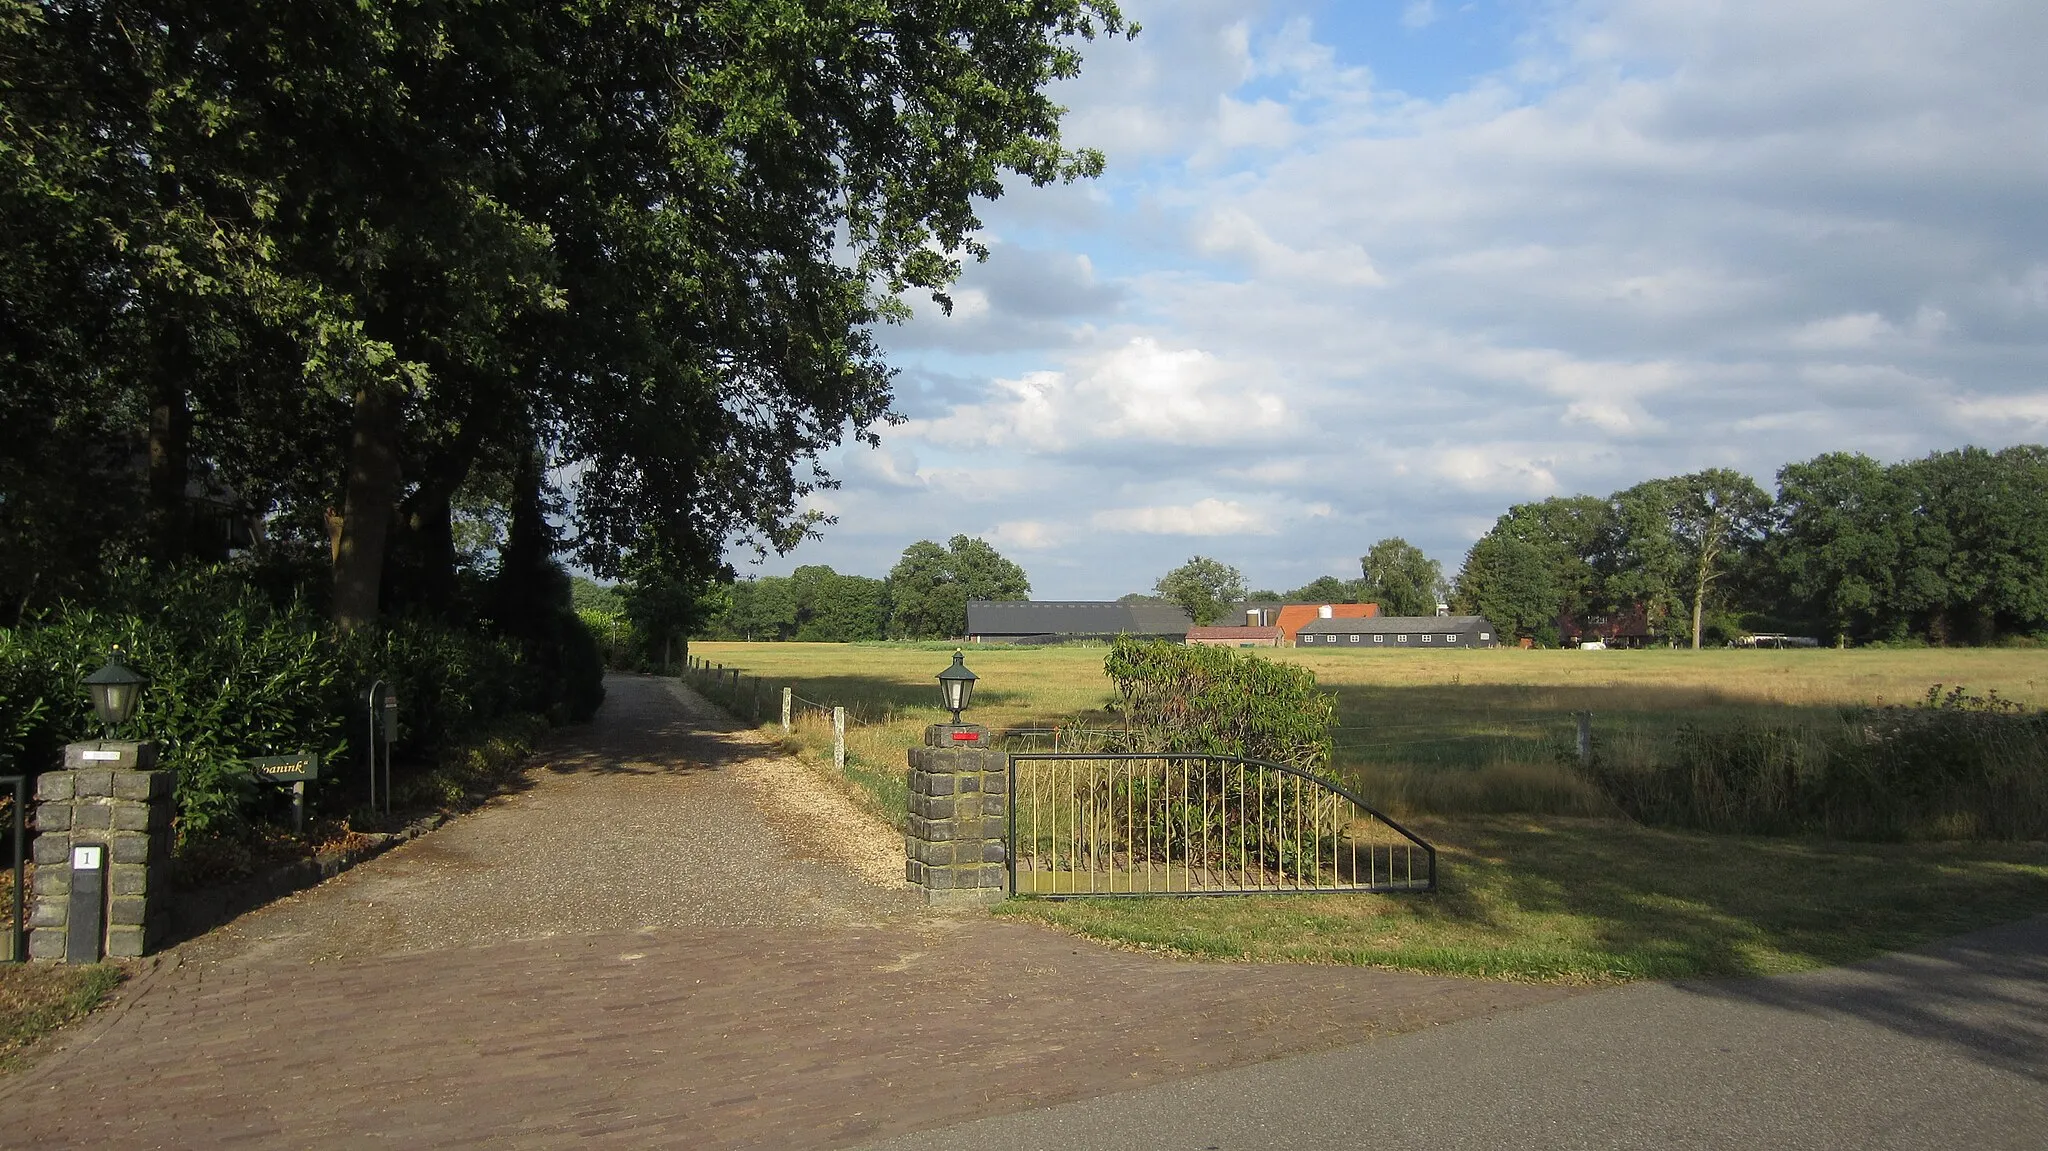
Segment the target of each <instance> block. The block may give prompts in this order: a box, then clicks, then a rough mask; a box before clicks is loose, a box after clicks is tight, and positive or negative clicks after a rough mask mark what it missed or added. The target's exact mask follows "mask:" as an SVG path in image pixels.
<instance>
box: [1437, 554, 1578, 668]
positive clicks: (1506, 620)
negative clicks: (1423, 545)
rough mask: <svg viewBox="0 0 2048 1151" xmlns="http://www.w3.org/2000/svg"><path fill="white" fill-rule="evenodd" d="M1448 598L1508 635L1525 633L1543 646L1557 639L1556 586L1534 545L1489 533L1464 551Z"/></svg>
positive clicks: (1548, 566) (1551, 643)
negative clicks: (1463, 559) (1463, 564)
mask: <svg viewBox="0 0 2048 1151" xmlns="http://www.w3.org/2000/svg"><path fill="white" fill-rule="evenodd" d="M1451 602H1452V604H1453V605H1455V606H1456V607H1457V608H1458V610H1459V611H1462V612H1469V613H1471V614H1474V615H1482V616H1485V617H1486V618H1487V619H1488V620H1489V621H1491V622H1492V623H1493V625H1494V626H1495V627H1497V628H1499V629H1500V630H1501V632H1503V633H1504V634H1507V635H1526V636H1529V637H1531V638H1533V639H1535V640H1536V641H1537V642H1539V643H1541V644H1543V645H1544V646H1546V647H1548V646H1554V645H1555V644H1556V643H1557V640H1558V632H1557V616H1558V593H1557V584H1556V582H1555V580H1554V579H1553V578H1552V576H1551V570H1550V564H1549V562H1548V561H1547V560H1546V559H1545V557H1544V555H1543V552H1542V551H1541V550H1540V549H1538V548H1537V547H1536V545H1534V544H1531V543H1527V542H1525V541H1523V540H1519V539H1516V538H1515V537H1514V536H1512V535H1507V534H1503V533H1499V532H1488V533H1487V534H1485V535H1483V536H1480V537H1479V542H1477V543H1475V544H1473V545H1472V550H1471V551H1469V552H1466V553H1465V566H1464V568H1463V569H1461V570H1460V571H1459V572H1458V582H1457V586H1456V587H1455V588H1454V589H1453V591H1452V593H1451Z"/></svg>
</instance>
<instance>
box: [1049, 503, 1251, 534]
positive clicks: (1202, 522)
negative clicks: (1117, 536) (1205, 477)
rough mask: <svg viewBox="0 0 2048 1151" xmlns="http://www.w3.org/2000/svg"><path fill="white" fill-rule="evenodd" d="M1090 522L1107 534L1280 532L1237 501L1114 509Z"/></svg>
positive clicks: (1094, 516) (1096, 516) (1092, 518)
mask: <svg viewBox="0 0 2048 1151" xmlns="http://www.w3.org/2000/svg"><path fill="white" fill-rule="evenodd" d="M1089 523H1091V524H1092V525H1093V526H1095V527H1097V528H1101V529H1103V530H1105V531H1123V532H1140V533H1143V534H1146V535H1171V536H1248V535H1249V536H1268V535H1272V534H1273V533H1274V532H1275V531H1276V530H1278V529H1277V528H1276V527H1275V526H1274V525H1273V523H1272V521H1271V520H1270V518H1268V517H1267V516H1265V515H1263V514H1261V513H1259V512H1257V511H1255V510H1253V509H1250V508H1247V507H1245V506H1244V505H1243V504H1241V503H1238V502H1237V501H1236V500H1218V499H1205V500H1197V501H1195V502H1194V503H1192V504H1188V505H1185V506H1175V505H1167V506H1163V507H1139V508H1111V509H1108V510H1105V511H1099V512H1096V513H1095V514H1094V515H1093V516H1091V517H1089Z"/></svg>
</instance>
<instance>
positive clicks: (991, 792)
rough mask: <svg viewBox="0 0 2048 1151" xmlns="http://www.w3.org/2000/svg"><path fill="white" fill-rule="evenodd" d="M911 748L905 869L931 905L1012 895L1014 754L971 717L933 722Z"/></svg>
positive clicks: (989, 900)
mask: <svg viewBox="0 0 2048 1151" xmlns="http://www.w3.org/2000/svg"><path fill="white" fill-rule="evenodd" d="M924 742H925V746H923V747H913V748H911V749H910V821H909V824H908V826H907V827H905V829H904V835H903V841H904V842H903V846H904V851H905V854H907V855H908V856H909V861H908V863H907V864H906V865H905V869H904V870H905V875H906V878H908V879H909V880H910V882H911V883H912V884H914V885H916V886H918V887H921V888H923V889H924V898H925V902H926V903H929V904H934V905H963V906H964V905H980V904H988V903H995V902H997V901H998V900H1001V899H1002V898H1003V897H1004V896H1006V895H1008V894H1009V883H1010V873H1009V868H1008V867H1007V866H1006V865H1005V859H1004V851H1005V846H1006V844H1007V842H1008V838H1009V822H1010V761H1009V757H1008V756H1007V755H1005V754H1004V753H1003V752H1001V751H997V750H995V749H993V748H991V747H989V746H988V736H987V734H986V733H985V732H983V730H982V729H981V728H980V727H978V726H976V725H974V724H959V725H957V726H956V725H954V724H950V723H935V724H933V725H931V726H930V727H928V728H926V729H925V733H924Z"/></svg>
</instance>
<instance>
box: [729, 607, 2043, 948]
mask: <svg viewBox="0 0 2048 1151" xmlns="http://www.w3.org/2000/svg"><path fill="white" fill-rule="evenodd" d="M692 652H693V654H696V655H698V656H699V657H701V658H705V659H709V660H712V661H714V662H718V663H721V664H724V665H725V666H727V667H738V668H741V669H743V670H744V672H745V673H746V674H747V675H749V676H760V677H763V678H764V679H766V680H768V681H770V682H771V683H783V682H787V683H790V684H793V685H794V686H795V688H796V691H797V693H798V694H799V695H800V696H802V697H805V698H807V699H811V700H815V701H817V702H820V703H825V704H833V703H836V704H840V705H843V706H846V707H848V708H849V713H850V715H851V717H852V719H853V724H852V725H851V727H850V730H849V733H848V740H847V742H848V750H849V756H850V762H849V772H848V774H849V778H850V781H851V782H853V783H855V784H857V785H859V786H860V787H861V788H862V789H863V791H864V792H865V793H866V794H867V795H868V796H869V797H870V798H871V801H872V802H873V804H874V806H875V807H876V809H877V810H878V811H880V812H882V813H883V814H885V815H890V816H892V817H899V818H900V815H901V813H902V810H903V799H902V773H903V764H904V751H905V749H907V748H908V747H910V746H911V745H912V744H914V743H915V742H916V741H917V740H918V739H919V737H920V734H921V732H922V729H923V727H924V725H925V724H928V723H931V722H934V721H936V720H938V719H941V718H943V717H944V713H943V712H942V711H941V710H940V709H939V708H938V706H937V696H938V689H937V686H936V681H935V679H934V678H933V677H935V676H936V675H937V673H938V672H939V671H940V670H941V669H942V668H944V667H945V666H946V664H947V662H948V659H947V653H946V652H945V651H944V650H940V649H936V648H933V647H930V646H928V645H927V646H912V645H903V646H897V645H887V644H875V645H866V644H862V645H828V644H818V645H809V644H724V643H700V644H694V645H692ZM1105 652H1106V649H1105V648H1102V647H1060V648H1001V647H982V648H969V649H968V656H967V662H968V665H969V666H970V667H971V668H973V670H974V671H975V672H976V673H977V674H978V675H979V676H980V677H981V681H980V683H979V684H978V685H977V688H976V692H975V703H974V707H973V709H972V711H971V712H970V715H969V718H971V719H973V720H975V721H976V722H979V723H982V724H985V725H987V726H990V727H1025V726H1030V727H1037V726H1052V725H1055V724H1077V723H1078V724H1081V725H1084V726H1085V725H1101V724H1105V723H1107V722H1109V721H1110V716H1109V715H1108V714H1107V712H1106V711H1105V710H1104V709H1105V708H1106V707H1107V706H1108V704H1109V703H1110V702H1111V697H1110V686H1109V684H1108V683H1107V681H1106V680H1105V679H1104V678H1103V676H1102V658H1103V656H1104V654H1105ZM1261 654H1270V655H1271V656H1272V657H1273V658H1277V659H1282V660H1286V661H1288V662H1294V663H1300V664H1303V665H1305V666H1307V667H1309V668H1311V669H1312V670H1314V671H1315V672H1316V675H1317V679H1318V682H1320V683H1321V684H1323V685H1324V686H1326V687H1328V688H1331V689H1332V690H1334V691H1335V692H1336V693H1337V695H1338V722H1339V730H1338V732H1337V747H1338V751H1337V756H1336V769H1337V770H1338V771H1339V772H1340V773H1341V774H1344V775H1346V776H1348V777H1350V778H1351V780H1352V781H1353V782H1355V783H1356V784H1357V785H1358V786H1359V787H1360V789H1361V790H1362V791H1363V792H1364V793H1365V795H1366V796H1367V798H1369V799H1371V800H1373V801H1374V802H1375V803H1377V804H1379V805H1381V806H1383V807H1386V808H1388V809H1389V810H1391V811H1392V812H1393V813H1394V814H1396V815H1400V816H1404V817H1407V818H1409V819H1411V820H1414V821H1415V822H1416V825H1417V827H1418V830H1420V831H1422V833H1423V834H1425V835H1426V836H1428V837H1429V838H1430V839H1431V840H1432V841H1434V842H1436V843H1437V844H1438V846H1439V847H1440V848H1441V849H1442V851H1443V853H1444V856H1443V858H1444V890H1443V891H1442V892H1440V893H1439V894H1438V895H1436V896H1425V897H1407V896H1401V897H1379V896H1370V897H1358V896H1281V897H1249V898H1241V899H1218V900H1160V901H1152V900H1122V901H1107V900H1103V901H1072V902H1059V903H1049V902H1039V901H1030V900H1019V901H1013V902H1012V903H1010V904H1007V905H1005V907H1004V913H1005V914H1011V915H1019V916H1026V917H1031V918H1036V919H1040V920H1044V921H1047V922H1051V923H1055V924H1058V925H1061V926H1064V927H1067V928H1069V929H1072V930H1075V931H1079V932H1082V933H1085V934H1088V935H1092V936H1095V937H1099V938H1104V939H1110V940H1115V941H1120V942H1123V943H1126V944H1130V945H1135V946H1143V947H1149V948H1162V949H1166V950H1171V951H1175V952H1180V953H1185V954H1189V955H1198V956H1210V957H1228V958H1240V959H1254V960H1295V961H1314V962H1345V963H1369V964H1376V965H1384V966H1390V967H1398V968H1404V969H1412V970H1427V971H1441V972H1451V973H1461V974H1470V975H1485V976H1493V977H1507V978H1520V979H1562V980H1573V981H1588V980H1590V981H1605V980H1618V979H1630V978H1645V977H1650V978H1661V977H1675V976H1682V975H1716V974H1723V975H1733V974H1752V973H1762V972H1773V971H1787V970H1797V969H1801V968H1805V967H1812V966H1816V965H1824V964H1830V963H1838V962H1844V961H1848V960H1852V959H1855V958H1859V957H1862V956H1866V955H1870V954H1873V953H1875V952H1877V951H1882V950H1887V949H1892V948H1897V947H1903V946H1908V945H1911V944H1913V943H1916V942H1920V941H1923V940H1927V939H1932V938H1936V937H1939V936H1942V935H1946V934H1952V933H1955V932H1959V931H1964V930H1968V929H1970V928H1974V927H1979V926H1986V925H1989V924H1992V923H1998V922H2004V921H2009V920H2012V919H2016V918H2023V917H2025V916H2028V915H2032V914H2039V913H2043V912H2048V844H2040V843H2012V844H1982V843H1980V844H1969V843H1920V844H1862V843H1835V842H1827V841H1820V840H1812V839H1790V838H1787V839H1777V838H1760V837H1740V836H1715V835H1703V834H1697V833H1689V832H1677V831H1665V830H1658V829H1650V828H1643V827H1639V826H1636V825H1634V824H1632V823H1629V822H1627V821H1625V820H1621V819H1617V818H1613V817H1614V815H1615V814H1616V813H1615V812H1614V811H1613V810H1612V808H1611V805H1610V804H1608V803H1607V802H1606V801H1605V800H1604V798H1603V797H1602V796H1601V795H1600V793H1598V792H1597V791H1596V790H1595V789H1593V788H1592V787H1591V786H1590V785H1589V784H1587V783H1586V782H1585V781H1584V780H1583V779H1582V778H1580V776H1579V774H1578V772H1577V771H1576V769H1575V768H1574V767H1573V766H1572V763H1571V756H1570V754H1569V749H1570V748H1571V746H1572V744H1571V740H1572V737H1573V731H1574V721H1573V718H1572V713H1573V712H1576V711H1587V710H1589V711H1591V712H1593V714H1594V728H1595V739H1596V743H1598V744H1599V745H1600V746H1601V747H1602V748H1603V750H1604V751H1605V752H1606V753H1608V754H1624V755H1625V754H1627V753H1628V752H1629V749H1630V748H1631V746H1632V744H1633V743H1640V742H1643V741H1649V740H1654V739H1655V738H1657V737H1658V736H1659V735H1660V733H1662V732H1664V731H1665V730H1667V729H1669V728H1670V727H1672V726H1674V725H1676V724H1678V723H1680V722H1692V723H1695V724H1708V725H1712V724H1718V723H1735V722H1739V721H1741V720H1743V719H1745V718H1747V719H1752V720H1765V721H1768V722H1771V723H1774V724H1789V725H1796V724H1799V723H1805V722H1811V723H1814V724H1824V723H1830V722H1839V713H1840V710H1841V709H1842V708H1845V707H1854V706H1862V705H1870V704H1883V703H1910V702H1914V701H1917V700H1919V699H1921V698H1922V697H1924V696H1925V695H1926V692H1927V689H1928V688H1929V687H1930V686H1932V685H1934V684H1937V683H1940V684H1947V685H1955V684H1966V685H1968V686H1969V688H1970V689H1971V690H1972V691H1974V692H1978V693H1984V692H1987V691H1996V692H1997V693H1998V694H1999V695H2001V696H2003V697H2006V698H2009V699H2013V700H2015V701H2018V702H2020V703H2023V704H2026V705H2029V706H2037V707H2038V706H2042V705H2044V704H2048V651H2035V650H2025V649H2019V650H1898V651H1860V650H1859V651H1827V650H1820V651H1726V650H1718V651H1702V652H1689V651H1643V652H1624V651H1611V652H1577V651H1520V650H1494V651H1466V652H1455V653H1450V652H1433V653H1429V654H1427V655H1424V654H1421V653H1412V654H1411V653H1401V654H1385V653H1365V652H1360V653H1348V652H1332V653H1322V652H1315V653H1309V652H1304V651H1299V650H1291V649H1282V650H1279V651H1275V652H1271V653H1261ZM800 710H802V709H800ZM797 740H798V742H799V743H800V744H801V745H802V746H803V747H805V748H806V749H807V750H808V751H810V752H811V753H812V754H815V755H819V756H821V757H829V749H830V731H829V725H828V724H826V723H824V722H822V721H820V720H816V719H805V720H803V721H802V722H801V723H800V725H799V731H798V733H797Z"/></svg>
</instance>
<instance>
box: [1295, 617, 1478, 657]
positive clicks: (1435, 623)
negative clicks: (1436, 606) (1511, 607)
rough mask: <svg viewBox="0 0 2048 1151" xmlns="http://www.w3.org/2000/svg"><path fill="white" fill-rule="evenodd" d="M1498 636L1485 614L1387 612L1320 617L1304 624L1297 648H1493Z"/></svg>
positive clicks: (1396, 649)
mask: <svg viewBox="0 0 2048 1151" xmlns="http://www.w3.org/2000/svg"><path fill="white" fill-rule="evenodd" d="M1499 642H1500V640H1499V636H1498V634H1497V632H1496V630H1495V628H1494V626H1493V625H1492V624H1491V623H1488V622H1487V621H1486V617H1485V616H1478V615H1387V616H1373V617H1371V618H1368V619H1317V620H1311V621H1310V622H1308V623H1305V624H1303V625H1302V626H1301V630H1300V631H1299V632H1298V633H1296V637H1295V646H1296V647H1313V648H1340V647H1341V648H1345V649H1348V650H1353V651H1364V650H1372V651H1407V650H1410V649H1417V650H1423V651H1431V650H1438V649H1442V648H1453V649H1455V648H1461V647H1493V646H1495V645H1497V644H1498V643H1499Z"/></svg>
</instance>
